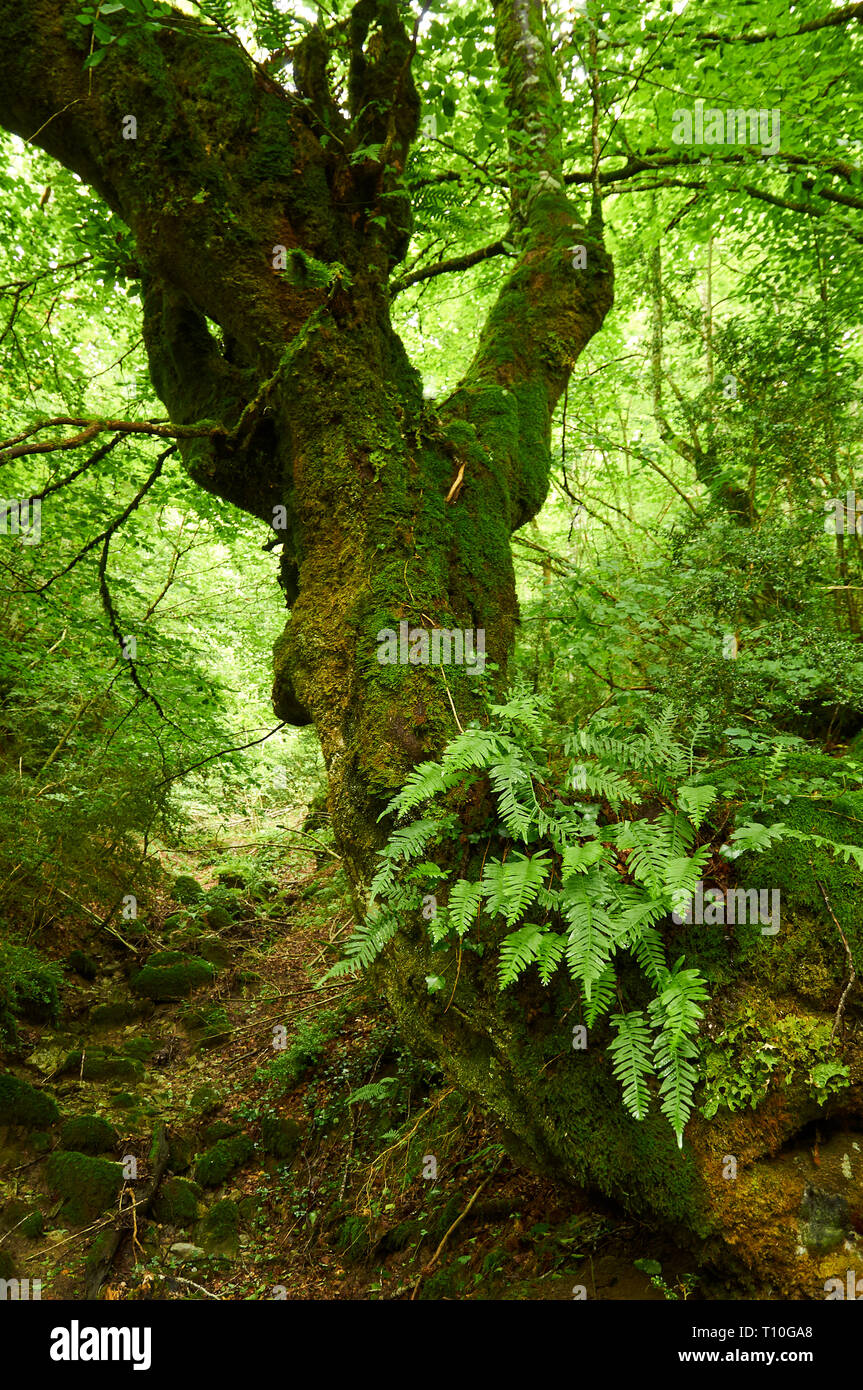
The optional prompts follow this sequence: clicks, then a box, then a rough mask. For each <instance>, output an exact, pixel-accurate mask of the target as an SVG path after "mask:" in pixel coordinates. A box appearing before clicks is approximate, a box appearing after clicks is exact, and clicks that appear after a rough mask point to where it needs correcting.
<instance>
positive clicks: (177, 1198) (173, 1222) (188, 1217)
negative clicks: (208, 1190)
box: [153, 1177, 202, 1226]
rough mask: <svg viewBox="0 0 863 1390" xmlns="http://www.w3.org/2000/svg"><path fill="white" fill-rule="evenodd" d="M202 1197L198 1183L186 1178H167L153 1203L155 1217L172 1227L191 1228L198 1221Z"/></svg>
mask: <svg viewBox="0 0 863 1390" xmlns="http://www.w3.org/2000/svg"><path fill="white" fill-rule="evenodd" d="M201 1196H202V1192H201V1188H200V1187H199V1186H198V1184H197V1183H195V1182H188V1181H187V1180H186V1179H185V1178H177V1177H169V1178H165V1180H164V1181H163V1183H162V1185H161V1187H160V1188H159V1192H158V1195H157V1197H156V1200H155V1202H154V1203H153V1215H154V1217H155V1218H156V1220H157V1221H162V1222H165V1223H166V1224H167V1225H170V1226H190V1225H191V1224H192V1222H193V1221H197V1219H198V1204H199V1202H200V1200H201Z"/></svg>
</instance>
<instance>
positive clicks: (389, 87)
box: [0, 0, 612, 1152]
mask: <svg viewBox="0 0 863 1390" xmlns="http://www.w3.org/2000/svg"><path fill="white" fill-rule="evenodd" d="M77 9H78V3H77V0H33V3H31V4H30V5H28V6H27V7H26V10H25V9H24V8H23V7H17V6H16V7H13V6H8V7H6V9H5V10H4V12H3V14H2V16H0V40H2V47H3V52H4V54H5V57H6V63H7V70H6V75H5V79H4V84H3V89H2V92H0V123H2V125H4V126H5V127H6V128H7V129H8V130H11V131H14V132H16V133H17V134H18V135H20V136H22V137H23V138H25V139H28V140H33V141H34V142H35V143H36V144H38V145H41V146H42V148H43V149H45V150H46V151H47V152H48V153H49V154H51V155H52V156H54V157H55V158H56V159H57V160H59V161H60V162H61V163H63V164H64V165H66V166H67V167H68V168H70V169H72V170H74V171H75V172H76V173H78V174H79V175H80V176H81V178H83V179H84V180H86V181H87V182H89V183H90V184H91V185H92V186H93V187H94V188H95V189H96V190H97V191H98V192H99V194H100V195H101V196H102V197H103V198H104V199H105V201H106V202H107V203H108V204H109V205H110V207H111V208H112V209H113V210H114V211H115V212H116V213H118V214H119V216H120V217H122V219H123V220H124V221H125V222H126V223H127V224H128V226H129V227H130V228H131V231H132V233H133V235H134V239H135V243H136V256H137V264H138V270H139V273H140V277H141V282H142V293H143V302H144V337H145V342H146V346H147V352H148V355H149V362H150V369H151V375H152V380H153V384H154V386H155V389H156V391H157V392H158V394H159V396H160V397H161V399H162V400H163V401H164V403H165V406H166V408H167V410H168V412H169V415H170V419H171V421H172V422H173V423H174V424H175V425H184V426H188V425H196V426H198V427H199V430H200V432H199V434H198V435H197V437H195V438H191V439H184V440H183V441H182V445H181V447H182V453H183V458H184V461H185V464H186V466H187V468H188V470H189V472H190V473H191V475H192V477H193V478H194V479H195V480H196V481H197V482H198V483H199V484H200V485H201V486H203V487H204V488H206V489H208V490H210V491H211V492H213V493H215V494H217V495H218V496H220V497H222V498H225V499H227V500H228V501H230V502H232V503H234V504H236V505H237V506H238V507H240V508H242V509H243V510H245V511H247V512H249V513H251V514H253V515H254V516H257V517H259V518H262V519H264V520H266V521H268V522H270V523H271V524H272V523H273V522H274V520H275V521H276V522H277V523H278V522H284V530H283V531H281V532H280V535H281V537H282V538H283V539H284V549H283V560H282V578H283V585H284V588H285V591H286V595H287V599H288V605H289V607H290V618H289V621H288V623H287V626H286V628H285V632H284V635H283V637H282V639H281V640H280V642H279V643H278V645H277V650H276V663H275V664H276V679H275V686H274V704H275V708H276V711H277V712H278V714H279V715H280V716H282V717H284V718H285V719H288V720H290V721H293V722H304V721H308V720H312V721H313V722H314V725H315V728H316V729H317V732H318V734H319V736H320V739H321V744H322V748H323V752H324V757H325V760H326V765H327V769H328V774H329V779H330V806H331V812H332V818H333V824H334V827H335V832H336V836H337V841H338V844H339V847H340V849H341V852H342V853H343V854H344V857H345V860H346V863H347V865H348V868H349V871H350V875H351V877H352V880H353V883H354V885H355V888H356V890H357V896H358V899H361V898H362V896H363V894H364V891H365V887H366V885H367V883H368V880H369V875H370V870H371V867H372V864H373V860H374V851H375V849H376V847H377V846H378V844H379V843H380V837H381V834H382V831H381V828H380V826H379V825H378V816H379V814H380V810H381V808H382V807H383V806H384V805H385V804H386V802H387V801H388V800H389V798H390V797H391V796H392V794H393V792H394V791H395V790H396V789H398V788H399V787H400V786H401V785H402V783H403V780H404V777H405V774H406V773H407V771H408V770H409V769H410V768H411V766H412V765H414V764H415V763H416V762H418V761H420V760H421V759H423V758H427V757H433V756H435V755H436V754H437V753H438V752H439V750H440V748H441V746H442V744H443V743H444V742H445V741H446V740H447V739H448V738H449V737H451V736H452V734H453V733H454V732H455V730H456V728H457V726H458V724H459V723H460V724H462V725H464V724H465V723H466V722H467V721H468V720H469V719H470V718H473V717H476V716H477V715H479V714H480V712H481V709H482V701H481V694H480V687H481V681H480V680H479V678H478V676H477V675H476V674H472V673H471V671H470V669H469V668H468V667H467V666H461V667H459V666H457V665H453V666H449V667H446V668H441V667H435V666H431V665H428V666H426V665H410V664H408V665H405V664H393V665H384V664H381V662H380V661H379V659H378V647H379V644H378V641H377V634H378V633H379V632H380V631H381V630H383V629H391V630H398V628H399V624H400V622H405V621H406V622H407V623H408V624H409V625H410V626H411V627H426V628H434V627H439V628H444V629H453V628H458V629H462V630H464V629H471V630H473V631H475V632H478V631H479V630H482V631H484V633H485V650H486V657H487V660H488V661H489V662H493V663H495V664H496V667H497V669H496V671H495V673H494V677H493V680H494V682H495V683H496V685H497V688H498V689H501V688H502V687H503V685H504V683H505V682H506V679H507V664H508V661H509V658H510V654H511V651H512V647H513V641H514V635H515V628H516V624H517V621H518V615H517V603H516V595H515V585H514V575H513V566H512V561H511V555H510V537H511V534H512V533H513V531H515V530H516V529H517V528H519V527H521V526H523V525H524V524H525V523H526V522H528V521H529V520H530V519H531V518H532V517H533V516H534V515H535V514H536V513H537V511H538V510H539V508H540V507H541V506H542V503H543V501H544V499H545V496H546V492H547V487H548V476H549V468H550V454H549V442H550V426H551V419H552V414H553V411H554V408H555V404H556V402H557V400H558V398H559V396H560V394H561V392H562V391H563V389H564V387H565V385H566V382H567V380H568V377H569V374H570V372H571V370H572V367H573V365H574V363H575V361H576V359H577V358H578V356H579V353H580V352H581V350H582V349H583V347H584V345H585V344H586V343H587V342H588V340H589V339H590V338H591V336H592V335H593V334H594V333H595V332H596V331H597V330H598V328H599V327H600V325H601V323H602V321H603V318H604V316H605V314H606V313H607V311H608V309H609V308H610V305H611V299H612V288H611V286H612V278H611V267H610V263H609V260H608V257H607V256H606V254H605V252H604V250H603V247H602V233H601V224H600V218H599V210H598V208H599V205H598V202H597V204H596V207H595V211H594V214H593V215H592V217H591V219H590V221H589V222H587V223H585V222H582V220H581V219H580V217H579V213H578V210H577V209H576V208H574V207H573V205H572V204H571V202H570V201H569V199H568V197H567V196H566V193H565V190H564V185H563V177H562V169H561V148H560V143H561V142H560V129H559V123H558V108H559V104H560V99H559V92H558V85H557V79H556V75H555V72H554V69H553V64H552V61H551V57H550V46H549V40H548V34H547V32H546V29H545V24H544V7H543V6H542V5H541V4H540V3H537V0H500V2H499V3H496V4H494V5H493V10H494V20H495V28H496V47H497V54H498V58H499V62H500V69H501V81H502V82H503V84H504V88H505V92H506V97H507V104H508V109H509V115H510V128H511V152H512V165H511V169H512V180H511V188H512V225H511V229H510V237H511V240H512V242H513V245H514V247H515V254H514V256H513V258H512V259H511V260H510V262H509V263H507V264H506V271H505V273H504V275H503V277H502V283H501V287H500V292H499V295H498V297H497V300H496V302H495V303H494V305H493V307H492V309H491V311H490V313H489V315H488V319H487V322H486V323H485V325H484V328H483V330H482V333H481V336H480V339H479V343H478V347H477V351H476V354H475V357H474V359H473V361H472V363H471V365H470V367H469V369H468V371H467V373H466V375H465V377H464V378H463V380H462V381H461V382H460V384H459V385H458V387H457V388H456V389H455V391H454V392H453V393H452V394H451V395H450V397H449V398H448V399H447V400H445V401H443V402H439V403H437V404H435V405H434V406H432V405H431V404H429V403H428V402H426V401H424V399H423V393H422V384H421V381H420V378H419V375H418V373H417V371H416V369H415V368H414V367H413V366H412V365H411V363H410V361H409V360H408V358H407V355H406V353H405V350H404V348H403V346H402V344H401V342H400V340H399V338H398V336H397V334H396V333H395V332H394V330H393V327H392V324H391V321H390V313H389V304H390V290H389V281H390V276H391V273H392V271H393V269H394V267H395V266H396V265H397V264H398V262H399V261H400V259H401V258H402V257H403V255H404V253H405V250H406V247H407V241H408V236H409V232H410V207H409V204H408V200H407V198H406V196H405V194H404V192H403V189H402V184H401V175H402V173H403V170H404V165H405V161H406V158H407V153H408V150H409V146H410V142H411V139H412V138H413V136H414V135H415V133H416V128H417V122H418V116H419V101H418V98H417V94H416V91H415V88H414V84H413V81H412V77H411V59H412V56H413V48H414V42H415V40H414V37H413V36H411V35H409V34H408V33H407V32H406V31H405V29H404V27H403V25H402V23H401V21H400V19H399V15H398V6H397V5H396V4H395V3H393V2H392V0H358V3H357V4H355V5H354V7H353V10H352V12H351V16H350V20H349V31H350V42H351V57H350V73H349V82H348V101H349V113H348V114H346V113H345V112H344V111H343V110H342V109H341V108H340V106H339V104H338V103H337V102H336V100H335V98H334V96H333V93H332V90H331V88H330V84H329V80H328V75H327V61H328V39H327V37H326V36H325V35H324V34H322V33H320V32H318V31H315V32H313V33H312V34H311V35H310V37H309V38H308V39H307V40H305V41H304V42H303V44H301V45H300V46H299V48H297V49H296V50H295V52H294V58H293V71H294V82H295V85H296V92H295V93H294V92H291V93H288V92H285V91H284V90H282V89H281V88H280V87H278V86H277V85H276V84H275V83H274V82H273V81H272V80H271V78H270V77H269V76H268V74H267V73H266V72H265V71H264V69H262V68H261V67H259V66H257V65H256V64H254V63H253V62H251V61H250V60H249V58H248V57H247V55H246V54H245V53H244V52H243V51H242V50H241V48H240V47H239V45H238V44H237V43H236V42H235V41H234V40H232V39H229V38H226V37H224V36H223V35H222V34H220V33H219V32H217V31H216V30H214V29H213V28H212V27H210V26H207V25H203V24H202V23H200V22H198V21H197V20H193V19H190V18H188V17H186V16H181V15H179V14H176V15H174V16H173V17H172V18H170V19H169V20H167V21H165V22H163V23H162V24H161V26H160V27H159V29H158V31H156V32H149V33H146V34H143V33H142V32H141V31H139V30H138V31H136V32H135V37H134V42H132V43H131V44H130V45H129V46H127V47H124V48H123V49H121V50H118V49H117V48H116V46H112V47H111V49H110V50H109V51H108V53H107V55H106V56H105V58H104V61H102V62H101V63H100V64H99V66H98V67H96V68H94V69H93V70H92V72H87V71H85V70H83V69H82V61H83V59H84V57H85V55H86V52H87V50H88V47H89V43H90V35H89V31H88V30H87V29H86V28H84V27H83V26H82V25H81V24H79V23H78V22H77V21H76V19H75V15H76V11H77ZM113 19H114V22H115V23H116V24H117V26H122V25H123V24H124V23H126V22H127V20H126V18H125V17H124V16H122V15H115V16H114V17H113ZM129 116H133V117H134V118H135V123H136V133H135V138H134V139H131V138H125V136H126V134H127V133H128V131H129V122H128V117H129ZM325 135H326V137H327V138H326V139H324V138H323V137H324V136H325ZM369 147H371V150H372V152H374V153H375V157H374V158H372V157H368V151H369ZM362 151H366V152H367V153H366V154H365V155H364V154H363V153H362ZM575 247H583V248H585V249H584V253H581V252H579V253H576V252H575V251H574V248H575ZM280 248H281V249H280ZM282 265H284V269H281V268H280V267H281V266H282ZM280 509H283V510H280ZM422 974H423V946H422V940H421V934H420V933H413V934H412V933H411V932H410V931H408V932H406V934H405V939H404V941H401V940H400V939H397V940H396V942H395V943H394V944H393V947H392V948H391V952H390V956H389V960H388V964H387V965H386V967H385V969H384V972H383V982H384V987H385V988H386V990H387V993H388V994H389V996H390V998H391V1001H392V1002H393V1004H394V1007H395V1008H396V1012H397V1014H398V1015H399V1017H400V1019H401V1020H402V1022H403V1024H404V1026H405V1028H406V1029H408V1030H409V1031H412V1032H413V1035H414V1037H415V1039H416V1040H417V1041H419V1042H420V1043H422V1045H424V1046H428V1047H433V1048H436V1050H437V1051H438V1053H439V1055H440V1056H441V1059H442V1061H443V1062H444V1065H448V1064H449V1065H452V1067H453V1070H454V1071H455V1073H456V1075H458V1076H459V1077H460V1079H461V1081H462V1083H463V1084H464V1085H465V1086H466V1087H467V1089H468V1090H471V1091H473V1093H474V1094H475V1095H483V1096H484V1098H485V1100H486V1103H488V1104H489V1105H490V1106H491V1108H492V1109H493V1110H495V1111H496V1112H497V1113H499V1114H501V1115H505V1116H507V1117H508V1118H509V1120H510V1122H511V1127H513V1128H514V1129H517V1128H518V1122H517V1120H516V1119H515V1118H514V1116H515V1110H514V1109H513V1107H512V1105H510V1104H509V1102H506V1103H504V1102H502V1101H500V1099H499V1098H496V1097H495V1096H494V1095H492V1094H490V1091H489V1087H490V1085H491V1081H490V1078H489V1076H488V1075H485V1076H484V1077H482V1076H481V1074H480V1073H481V1072H482V1070H483V1066H482V1061H481V1058H482V1056H483V1055H485V1053H486V1051H487V1048H488V1047H489V1046H491V1045H492V1044H491V1043H490V1042H489V1039H490V1037H491V1035H492V1034H493V1033H494V1032H495V1029H496V1027H497V1021H499V1015H498V1012H497V1009H498V1004H497V999H496V995H495V993H494V987H493V984H491V985H490V986H489V989H488V991H487V992H486V994H485V995H484V996H483V1002H482V1005H481V1007H479V1006H478V1005H477V1006H476V1007H474V1004H472V1005H471V1010H470V1011H471V1013H472V1014H473V1016H474V1020H475V1021H474V1022H473V1023H471V1024H470V1025H468V1023H467V1019H468V1009H467V1007H465V1006H463V1005H462V1004H460V997H459V998H457V999H456V1000H455V1001H454V1007H453V1010H452V1011H451V1012H450V1013H449V1014H448V1015H447V1018H446V1020H443V1021H442V1020H441V1018H440V1017H439V1015H440V1010H439V1009H438V1011H437V1014H435V1012H434V1010H432V1011H431V1012H427V1011H426V1010H425V1006H423V1013H422V1018H421V1019H419V1018H418V1017H417V1015H418V1010H417V1007H416V1005H417V1001H416V998H415V991H416V989H417V988H420V989H424V987H423V985H422ZM468 976H469V972H468V971H467V970H465V973H464V981H463V985H462V986H460V988H463V989H465V990H467V991H468V995H466V996H465V998H468V997H471V998H472V997H473V993H475V990H476V988H477V987H478V985H477V984H476V983H475V984H471V982H470V980H469V978H468ZM472 992H473V993H472ZM459 1020H462V1023H463V1025H464V1026H462V1024H460V1023H459ZM414 1024H416V1026H414ZM460 1030H461V1031H460ZM504 1031H505V1030H504ZM498 1032H500V1029H498ZM483 1039H484V1041H483ZM496 1045H497V1044H495V1046H496ZM459 1058H461V1060H459ZM502 1084H503V1085H505V1086H509V1084H510V1083H509V1082H505V1083H502ZM491 1089H492V1090H493V1089H494V1088H493V1087H491ZM516 1109H517V1107H516ZM525 1113H526V1112H525ZM524 1124H525V1126H526V1127H527V1129H528V1130H530V1129H531V1126H533V1125H534V1121H533V1120H530V1121H529V1120H528V1119H527V1118H525V1119H524ZM521 1137H522V1139H523V1141H524V1143H525V1144H526V1146H527V1149H528V1150H530V1151H533V1152H535V1151H536V1149H537V1143H538V1141H536V1137H535V1135H533V1134H531V1133H525V1134H524V1135H522V1136H521Z"/></svg>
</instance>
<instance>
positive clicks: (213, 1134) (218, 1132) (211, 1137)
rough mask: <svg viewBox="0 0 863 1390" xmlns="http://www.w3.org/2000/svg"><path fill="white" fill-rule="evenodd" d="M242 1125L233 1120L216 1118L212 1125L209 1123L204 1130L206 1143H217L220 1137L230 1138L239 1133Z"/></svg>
mask: <svg viewBox="0 0 863 1390" xmlns="http://www.w3.org/2000/svg"><path fill="white" fill-rule="evenodd" d="M239 1128H240V1126H239V1125H238V1124H234V1123H233V1121H231V1120H214V1121H213V1123H212V1124H211V1125H207V1128H206V1129H205V1130H204V1143H205V1144H206V1145H207V1147H208V1148H209V1146H210V1145H211V1144H217V1143H218V1142H219V1140H220V1139H230V1138H231V1137H232V1135H234V1134H237V1133H238V1131H239Z"/></svg>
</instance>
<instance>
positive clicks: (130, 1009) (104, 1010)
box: [90, 999, 153, 1028]
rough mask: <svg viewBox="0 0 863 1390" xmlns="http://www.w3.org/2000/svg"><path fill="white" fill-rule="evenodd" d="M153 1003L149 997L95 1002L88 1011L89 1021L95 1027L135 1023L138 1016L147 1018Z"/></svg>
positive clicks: (151, 1010)
mask: <svg viewBox="0 0 863 1390" xmlns="http://www.w3.org/2000/svg"><path fill="white" fill-rule="evenodd" d="M152 1012H153V1005H152V1004H151V1003H150V1001H149V999H142V1000H140V1001H137V1002H136V1001H132V1002H127V1001H125V1000H123V1001H120V1000H118V1001H117V1002H116V1003H114V1004H97V1005H96V1007H95V1009H93V1010H92V1011H91V1013H90V1022H91V1023H92V1024H94V1025H95V1026H96V1027H108V1028H110V1027H115V1026H118V1025H121V1024H126V1023H135V1022H137V1020H138V1019H139V1018H149V1016H150V1014H151V1013H152Z"/></svg>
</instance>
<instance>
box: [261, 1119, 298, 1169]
mask: <svg viewBox="0 0 863 1390" xmlns="http://www.w3.org/2000/svg"><path fill="white" fill-rule="evenodd" d="M302 1142H303V1130H302V1127H301V1126H300V1125H299V1124H298V1123H297V1121H296V1120H292V1119H290V1118H289V1117H287V1116H284V1117H283V1116H281V1115H265V1116H264V1117H263V1119H262V1120H261V1148H262V1149H263V1151H264V1153H265V1154H271V1155H272V1156H273V1157H274V1158H280V1159H284V1160H290V1159H292V1158H293V1157H294V1156H295V1154H296V1152H297V1150H298V1149H299V1147H300V1145H301V1144H302Z"/></svg>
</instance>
